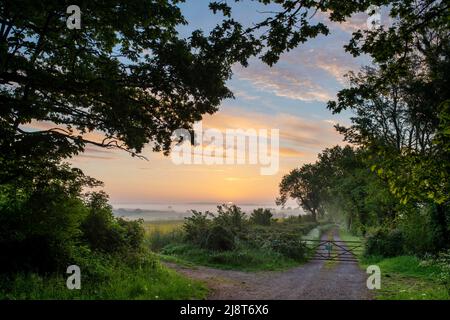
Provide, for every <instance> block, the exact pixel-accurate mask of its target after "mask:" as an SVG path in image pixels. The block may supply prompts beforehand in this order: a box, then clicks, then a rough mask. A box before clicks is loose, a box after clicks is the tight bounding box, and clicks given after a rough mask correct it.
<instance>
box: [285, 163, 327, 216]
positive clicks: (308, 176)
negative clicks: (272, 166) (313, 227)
mask: <svg viewBox="0 0 450 320" xmlns="http://www.w3.org/2000/svg"><path fill="white" fill-rule="evenodd" d="M322 182H323V180H322V176H321V175H320V173H319V168H318V166H317V165H316V164H305V165H303V166H302V167H301V168H298V169H294V170H292V171H291V172H290V173H289V174H287V175H285V176H284V177H283V179H282V180H281V183H280V196H279V197H278V198H277V201H276V202H277V205H284V204H285V203H286V201H287V200H288V199H289V198H291V199H295V200H297V202H298V204H299V205H301V206H302V208H303V209H304V210H306V211H307V212H309V213H310V214H311V216H312V217H313V220H314V221H317V218H318V217H319V216H322V215H323V213H324V211H323V210H324V209H323V196H324V193H323V188H322Z"/></svg>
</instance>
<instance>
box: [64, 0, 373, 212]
mask: <svg viewBox="0 0 450 320" xmlns="http://www.w3.org/2000/svg"><path fill="white" fill-rule="evenodd" d="M206 5H207V1H188V3H187V4H182V5H181V7H182V10H183V13H184V15H185V18H186V19H187V20H188V22H189V25H188V26H184V27H182V28H180V30H179V32H180V34H182V35H184V34H185V35H187V34H189V33H190V32H191V31H192V30H194V29H198V28H200V29H203V30H206V31H207V30H209V29H210V28H211V27H212V26H214V25H215V23H216V22H217V21H218V20H217V19H218V18H220V17H215V16H214V15H212V13H211V12H210V11H208V9H207V6H206ZM261 9H262V10H261ZM269 9H273V8H261V7H259V6H258V5H257V4H255V3H253V2H250V1H247V2H243V3H241V4H239V7H238V8H235V11H234V14H235V16H236V18H237V19H238V20H239V21H243V22H244V23H250V22H251V21H257V20H261V18H263V17H264V14H263V13H261V11H264V10H265V11H269ZM315 19H320V20H322V21H324V22H326V24H327V25H328V26H329V27H330V30H331V34H330V35H329V36H327V37H325V36H319V37H317V38H315V39H312V40H310V41H308V42H307V43H305V44H302V45H300V46H299V47H298V48H296V49H295V50H292V51H290V52H288V53H285V54H283V55H282V56H281V59H280V61H279V62H278V63H277V64H276V65H275V66H273V67H271V68H270V67H268V66H266V65H265V64H263V63H262V62H260V61H259V60H258V59H252V60H251V62H250V65H249V66H248V67H247V68H243V67H241V66H240V65H236V66H234V67H233V72H234V75H233V78H232V79H231V80H229V82H228V86H229V88H231V90H232V91H233V92H234V95H235V99H227V100H224V101H223V102H222V104H221V106H220V111H219V112H217V113H216V114H214V115H211V116H210V115H208V116H206V117H205V118H204V119H203V122H202V125H203V127H204V128H216V129H218V130H221V131H222V132H224V130H226V129H228V128H230V129H238V128H241V129H249V128H252V129H279V136H280V151H279V157H280V158H279V159H280V163H279V170H278V172H277V173H276V174H274V175H261V174H260V167H261V166H260V165H251V164H242V165H205V164H197V165H196V164H191V165H188V164H181V165H176V164H174V163H173V162H172V160H171V157H170V156H169V157H165V156H164V155H162V154H160V153H153V152H151V150H150V148H146V149H144V152H143V155H144V156H146V157H147V158H148V161H145V160H140V159H138V158H133V157H131V156H130V155H129V154H127V153H125V152H123V151H110V150H101V149H98V148H94V147H88V148H87V149H86V152H85V153H84V154H82V155H79V156H77V157H76V158H74V159H72V161H71V162H72V163H73V164H74V166H77V167H79V168H81V169H82V170H83V171H84V172H85V173H86V174H88V175H90V176H92V177H95V178H97V179H99V180H101V181H103V182H104V183H105V185H104V190H105V191H106V192H107V193H108V194H109V196H110V200H111V203H112V204H121V203H169V204H170V203H186V202H208V203H224V202H234V203H238V204H239V203H241V204H245V203H274V201H275V198H276V197H277V195H278V185H279V183H280V181H281V179H282V177H283V175H285V174H287V173H288V172H289V171H290V170H292V169H294V168H295V167H299V166H301V165H303V164H305V163H310V162H314V161H315V160H316V158H317V154H318V153H320V152H321V150H323V149H324V148H327V147H332V146H335V145H337V144H344V142H343V141H342V137H341V136H340V135H339V134H338V133H337V132H336V131H335V129H334V127H333V126H334V125H335V124H337V123H339V124H344V125H345V124H348V123H349V117H350V114H349V113H347V112H346V113H342V114H339V115H332V114H331V112H330V111H329V110H327V108H326V103H327V101H328V100H332V99H334V98H335V97H336V93H337V92H338V91H339V90H340V89H342V88H344V87H345V86H346V85H347V82H346V78H345V77H344V74H345V73H347V72H348V71H350V70H353V71H357V70H358V69H359V68H360V67H361V66H362V65H367V64H369V61H368V60H367V59H366V58H358V59H356V58H353V57H352V56H351V55H350V54H348V53H346V52H345V51H344V49H343V45H345V44H346V43H347V42H348V40H349V39H350V37H351V33H352V32H354V31H356V30H357V29H359V28H362V29H364V28H366V20H367V15H366V14H358V15H356V16H354V17H352V19H350V20H349V21H348V22H346V23H343V24H337V23H330V22H328V21H327V18H326V14H323V13H319V14H318V15H317V16H316V17H315Z"/></svg>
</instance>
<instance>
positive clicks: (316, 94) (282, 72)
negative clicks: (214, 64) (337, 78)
mask: <svg viewBox="0 0 450 320" xmlns="http://www.w3.org/2000/svg"><path fill="white" fill-rule="evenodd" d="M235 72H236V73H237V77H238V78H239V79H241V80H246V81H249V82H251V83H252V85H253V86H254V87H256V88H258V89H259V90H261V91H268V92H271V93H273V94H275V95H276V96H279V97H284V98H289V99H293V100H301V101H321V102H326V101H328V100H330V99H332V98H333V96H334V95H333V92H331V91H329V90H327V89H325V88H323V87H322V86H321V85H320V84H318V83H316V82H314V81H312V80H311V79H309V78H308V77H306V76H305V75H304V74H303V73H302V72H300V71H298V72H294V71H291V70H288V69H286V68H283V67H280V66H273V67H271V68H270V67H268V66H265V65H262V64H258V65H257V66H250V67H247V68H242V67H237V68H236V69H235Z"/></svg>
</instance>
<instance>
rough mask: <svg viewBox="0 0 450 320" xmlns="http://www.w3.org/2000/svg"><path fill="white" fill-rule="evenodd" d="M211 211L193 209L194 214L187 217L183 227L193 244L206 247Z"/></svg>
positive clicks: (188, 239)
mask: <svg viewBox="0 0 450 320" xmlns="http://www.w3.org/2000/svg"><path fill="white" fill-rule="evenodd" d="M209 217H213V215H212V214H211V213H210V212H208V211H207V212H206V213H202V212H198V211H195V210H192V216H191V217H187V218H185V222H184V225H183V229H184V231H185V232H186V240H187V241H189V242H191V243H192V244H195V245H198V246H200V247H204V246H205V245H206V241H207V237H208V234H209V229H210V225H211V220H210V219H208V218H209Z"/></svg>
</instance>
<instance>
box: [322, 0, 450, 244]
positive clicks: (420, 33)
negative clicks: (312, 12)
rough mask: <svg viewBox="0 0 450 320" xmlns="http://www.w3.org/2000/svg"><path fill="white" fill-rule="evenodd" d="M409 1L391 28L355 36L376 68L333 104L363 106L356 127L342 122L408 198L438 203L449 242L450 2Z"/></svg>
mask: <svg viewBox="0 0 450 320" xmlns="http://www.w3.org/2000/svg"><path fill="white" fill-rule="evenodd" d="M403 7H404V8H406V9H407V10H405V11H398V10H396V11H394V12H395V13H397V14H398V15H399V19H398V20H397V21H396V22H395V23H394V26H393V27H391V28H389V29H388V30H384V29H381V30H377V31H370V32H366V33H365V36H363V33H362V32H359V34H358V35H356V37H355V35H354V37H353V41H352V42H351V43H350V44H349V46H347V49H348V50H349V51H350V52H352V53H353V54H355V55H359V54H362V53H364V54H369V55H370V56H371V57H372V58H373V60H374V62H375V67H372V68H366V69H365V70H363V71H362V72H361V73H360V74H358V75H354V74H351V75H350V79H351V86H350V88H347V89H344V90H341V91H340V92H339V93H338V101H337V102H336V101H333V102H330V103H329V104H328V107H329V108H330V109H331V110H333V112H335V113H339V112H341V111H342V110H344V109H350V110H352V111H353V112H355V116H354V117H353V118H352V125H351V126H350V127H342V126H337V129H338V130H339V131H340V132H341V133H343V134H344V137H345V139H346V140H347V141H349V142H351V143H354V144H356V145H357V146H359V147H361V148H363V149H365V150H366V151H367V159H368V160H369V162H371V169H372V170H373V171H375V172H376V173H377V174H378V175H379V176H380V177H381V178H382V179H383V180H384V181H386V182H387V183H388V186H389V189H390V192H392V193H393V194H395V195H396V196H397V197H398V198H399V200H400V202H401V204H402V205H404V206H406V205H410V206H411V205H413V206H424V205H426V206H430V207H431V208H432V210H431V211H432V212H433V221H434V223H435V224H436V225H437V226H438V229H439V230H438V231H437V233H438V234H440V236H439V238H440V239H439V240H437V241H439V242H440V243H441V244H442V246H448V243H449V239H450V209H449V200H450V198H449V195H450V190H449V187H450V184H449V182H448V181H449V178H450V177H449V170H448V165H447V163H448V160H449V153H448V149H446V147H445V142H443V141H444V140H445V138H444V140H443V139H442V138H443V137H445V132H447V131H448V122H446V121H445V118H446V116H445V114H446V112H448V111H446V105H447V104H448V101H449V99H450V95H449V91H448V87H449V85H450V83H449V79H448V72H449V71H450V46H449V45H450V41H449V21H448V16H447V14H448V3H447V4H446V3H444V2H441V1H420V2H417V3H409V2H407V1H405V4H404V5H403ZM446 12H447V14H446ZM358 38H359V39H361V41H356V39H358ZM442 246H441V247H442Z"/></svg>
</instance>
